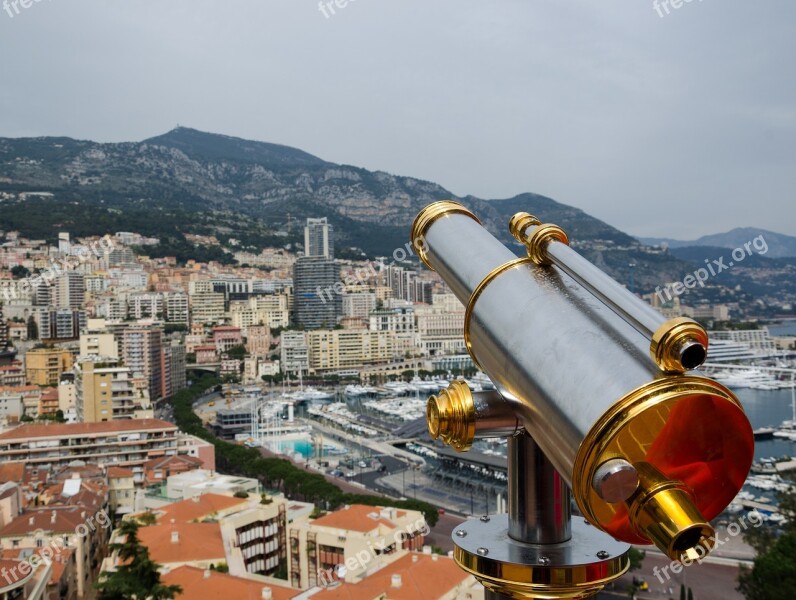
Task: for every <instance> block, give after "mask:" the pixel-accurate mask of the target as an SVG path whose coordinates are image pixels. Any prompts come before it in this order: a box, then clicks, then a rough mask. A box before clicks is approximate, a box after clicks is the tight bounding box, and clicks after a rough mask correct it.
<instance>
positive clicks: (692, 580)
mask: <svg viewBox="0 0 796 600" xmlns="http://www.w3.org/2000/svg"><path fill="white" fill-rule="evenodd" d="M664 568H666V570H665V571H664ZM633 576H637V577H643V578H644V579H645V580H646V581H647V583H648V584H649V586H650V589H649V591H646V592H638V594H637V597H638V600H643V599H645V598H649V599H650V600H662V599H663V600H668V599H669V598H675V599H676V598H679V597H680V584H681V583H682V584H685V585H686V586H687V587H690V588H691V589H692V590H693V591H694V597H695V598H698V599H699V600H744V597H743V595H742V594H741V593H740V592H738V591H736V589H735V587H736V586H737V585H738V583H737V578H738V567H737V566H730V565H725V564H715V563H710V562H705V563H703V564H701V565H698V564H693V565H691V566H690V567H684V568H683V569H682V571H681V572H680V573H679V574H674V573H672V572H671V560H669V559H668V558H666V557H665V556H663V555H662V554H657V553H652V552H647V556H646V557H645V558H644V562H643V563H642V567H641V569H640V570H638V571H634V572H633V574H632V575H625V576H624V577H623V578H622V579H621V580H620V582H618V583H617V584H616V586H615V587H616V589H617V590H623V589H626V588H627V586H629V585H631V583H632V579H633ZM670 589H671V591H670Z"/></svg>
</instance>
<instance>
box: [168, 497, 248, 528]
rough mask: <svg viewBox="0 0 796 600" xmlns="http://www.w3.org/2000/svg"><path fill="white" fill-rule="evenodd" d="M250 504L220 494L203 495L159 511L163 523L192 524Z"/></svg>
mask: <svg viewBox="0 0 796 600" xmlns="http://www.w3.org/2000/svg"><path fill="white" fill-rule="evenodd" d="M247 504H248V500H247V499H246V498H233V497H230V496H222V495H220V494H202V495H201V496H197V497H195V498H192V499H190V500H183V501H182V502H175V503H174V504H169V505H168V506H164V507H162V508H159V509H158V513H160V514H159V518H158V521H160V522H161V523H170V522H171V520H172V519H174V522H175V523H190V522H191V521H197V520H200V519H202V518H204V517H209V516H211V515H212V514H213V513H219V512H225V511H229V510H230V509H232V508H234V507H236V506H239V507H240V508H241V509H242V508H243V507H244V506H246V505H247Z"/></svg>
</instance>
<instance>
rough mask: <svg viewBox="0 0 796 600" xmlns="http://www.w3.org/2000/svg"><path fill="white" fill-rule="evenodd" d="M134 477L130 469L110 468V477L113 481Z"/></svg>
mask: <svg viewBox="0 0 796 600" xmlns="http://www.w3.org/2000/svg"><path fill="white" fill-rule="evenodd" d="M134 475H135V474H134V473H133V472H132V471H131V470H130V469H125V468H124V467H108V477H110V478H111V479H118V478H122V477H133V476H134Z"/></svg>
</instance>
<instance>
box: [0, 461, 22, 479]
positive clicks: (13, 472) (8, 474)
mask: <svg viewBox="0 0 796 600" xmlns="http://www.w3.org/2000/svg"><path fill="white" fill-rule="evenodd" d="M24 475H25V463H21V462H18V463H11V462H0V483H5V482H6V481H13V482H15V483H19V482H21V481H22V478H23V476H24Z"/></svg>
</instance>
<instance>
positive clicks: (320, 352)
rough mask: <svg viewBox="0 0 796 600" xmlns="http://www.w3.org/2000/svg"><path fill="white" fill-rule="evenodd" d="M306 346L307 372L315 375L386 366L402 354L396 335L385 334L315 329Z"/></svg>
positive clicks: (310, 332) (385, 332)
mask: <svg viewBox="0 0 796 600" xmlns="http://www.w3.org/2000/svg"><path fill="white" fill-rule="evenodd" d="M307 346H308V349H309V363H310V370H311V371H315V372H322V371H336V370H341V369H355V368H358V367H361V366H362V365H367V364H375V363H386V362H389V361H391V360H392V359H393V358H394V357H395V356H396V355H397V354H398V355H400V354H401V346H399V345H398V344H397V343H396V334H395V333H393V332H388V331H363V330H358V329H318V330H314V331H309V332H307Z"/></svg>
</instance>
